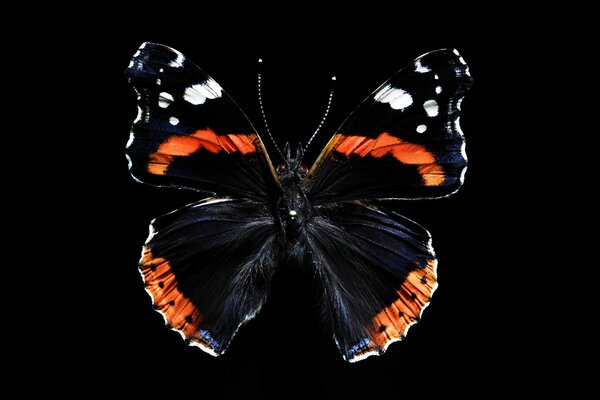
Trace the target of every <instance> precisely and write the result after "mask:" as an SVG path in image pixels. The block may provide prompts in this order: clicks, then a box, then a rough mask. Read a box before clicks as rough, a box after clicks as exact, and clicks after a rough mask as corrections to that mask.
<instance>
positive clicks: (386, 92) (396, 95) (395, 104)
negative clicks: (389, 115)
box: [375, 85, 413, 110]
mask: <svg viewBox="0 0 600 400" xmlns="http://www.w3.org/2000/svg"><path fill="white" fill-rule="evenodd" d="M375 101H378V102H380V103H388V104H389V105H390V107H392V108H393V109H394V110H404V109H405V108H406V107H408V106H410V105H411V104H412V103H413V99H412V96H411V95H410V94H409V93H408V92H405V91H404V90H402V89H398V88H393V87H392V86H391V85H387V86H385V87H384V88H383V89H381V90H380V91H379V92H377V93H376V94H375Z"/></svg>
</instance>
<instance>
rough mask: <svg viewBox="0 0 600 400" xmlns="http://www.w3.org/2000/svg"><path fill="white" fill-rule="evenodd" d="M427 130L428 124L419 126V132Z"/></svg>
mask: <svg viewBox="0 0 600 400" xmlns="http://www.w3.org/2000/svg"><path fill="white" fill-rule="evenodd" d="M426 130H427V125H419V126H417V132H419V133H423V132H425V131H426Z"/></svg>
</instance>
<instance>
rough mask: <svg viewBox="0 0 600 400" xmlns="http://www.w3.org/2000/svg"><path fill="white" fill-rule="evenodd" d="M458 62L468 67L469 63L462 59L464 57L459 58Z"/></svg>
mask: <svg viewBox="0 0 600 400" xmlns="http://www.w3.org/2000/svg"><path fill="white" fill-rule="evenodd" d="M458 61H460V63H461V64H465V65H467V63H466V61H465V59H464V58H462V57H459V58H458Z"/></svg>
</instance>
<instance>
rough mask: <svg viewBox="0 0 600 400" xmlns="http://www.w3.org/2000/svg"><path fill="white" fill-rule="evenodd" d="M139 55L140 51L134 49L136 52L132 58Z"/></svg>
mask: <svg viewBox="0 0 600 400" xmlns="http://www.w3.org/2000/svg"><path fill="white" fill-rule="evenodd" d="M139 55H140V51H139V50H138V51H136V52H135V54H134V55H133V58H136V57H137V56H139Z"/></svg>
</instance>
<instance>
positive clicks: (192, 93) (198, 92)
mask: <svg viewBox="0 0 600 400" xmlns="http://www.w3.org/2000/svg"><path fill="white" fill-rule="evenodd" d="M222 94H223V89H222V88H221V86H219V84H218V83H217V82H215V81H213V80H212V79H209V80H207V81H206V82H204V83H199V84H196V85H192V86H190V87H188V88H186V89H185V93H184V95H183V98H184V100H185V101H187V102H188V103H191V104H193V105H195V106H197V105H200V104H204V103H205V102H206V100H207V99H216V98H219V97H221V96H222Z"/></svg>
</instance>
